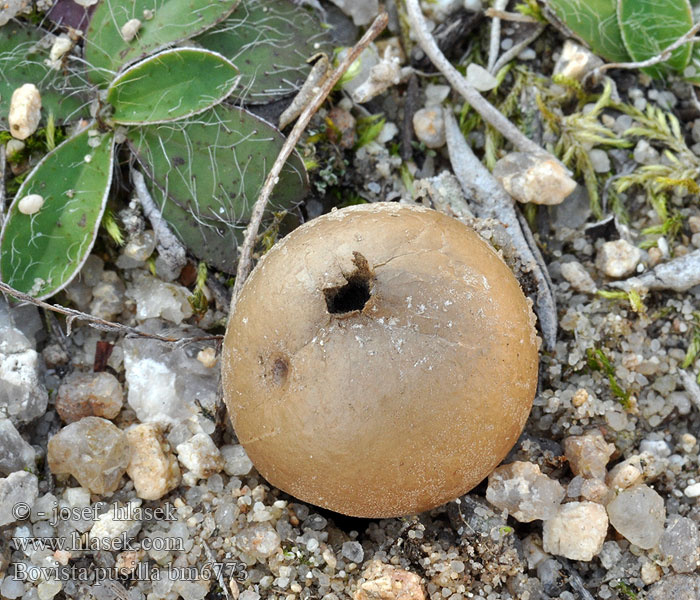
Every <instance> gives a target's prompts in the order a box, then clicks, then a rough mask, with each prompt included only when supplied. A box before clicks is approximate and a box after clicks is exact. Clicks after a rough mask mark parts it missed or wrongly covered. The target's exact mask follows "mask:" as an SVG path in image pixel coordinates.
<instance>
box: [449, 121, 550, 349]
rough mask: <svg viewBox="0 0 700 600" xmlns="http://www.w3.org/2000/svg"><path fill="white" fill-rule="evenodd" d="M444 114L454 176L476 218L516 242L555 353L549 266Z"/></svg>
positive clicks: (510, 202)
mask: <svg viewBox="0 0 700 600" xmlns="http://www.w3.org/2000/svg"><path fill="white" fill-rule="evenodd" d="M443 112H444V115H445V137H446V138H447V150H448V152H449V155H450V162H451V163H452V169H453V171H454V173H455V176H456V177H457V179H458V180H459V183H460V185H461V186H462V190H463V191H464V193H465V195H466V196H467V197H468V198H469V199H470V200H471V201H473V202H470V208H473V209H474V213H475V214H476V216H477V217H480V218H482V219H489V218H491V219H496V220H498V221H500V222H501V223H503V225H504V226H505V227H506V230H507V231H508V234H509V235H510V239H511V241H512V243H513V250H514V253H515V255H516V256H517V257H518V258H519V259H520V261H521V262H522V264H523V267H524V268H525V270H526V271H528V272H530V273H532V276H533V277H534V279H535V284H536V286H537V297H536V301H535V310H536V312H537V316H538V318H539V321H540V327H541V329H542V337H543V338H544V344H545V347H546V348H547V349H548V350H552V349H553V348H554V345H555V343H556V340H557V305H556V302H555V300H554V294H553V292H552V287H551V280H550V279H549V274H548V273H547V267H546V265H545V262H544V259H543V258H542V255H541V254H540V251H539V249H538V248H537V245H536V244H535V241H534V239H532V234H531V233H530V231H529V229H526V228H525V227H521V223H520V220H519V219H518V213H517V211H516V210H515V207H514V206H513V199H512V198H511V197H510V194H508V192H506V191H505V190H504V189H503V186H501V184H500V183H499V182H498V181H497V180H496V178H495V177H494V176H493V175H491V173H489V170H488V169H487V168H486V167H485V166H484V165H483V164H482V163H481V161H480V160H479V159H478V158H477V157H476V156H475V155H474V153H473V152H472V150H471V148H470V147H469V145H468V144H467V142H466V141H465V139H464V136H463V135H462V131H461V130H460V128H459V125H458V124H457V120H456V119H455V117H454V115H453V114H452V113H451V112H450V110H449V109H447V108H445V109H444V110H443Z"/></svg>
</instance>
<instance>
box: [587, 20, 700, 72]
mask: <svg viewBox="0 0 700 600" xmlns="http://www.w3.org/2000/svg"><path fill="white" fill-rule="evenodd" d="M698 31H700V23H696V24H695V25H693V27H691V28H690V29H689V30H688V32H687V33H686V34H685V35H683V36H681V37H679V38H678V39H677V40H676V41H675V42H673V43H672V44H670V45H668V46H667V47H666V48H664V49H663V50H662V51H661V52H659V54H657V55H656V56H652V57H651V58H647V59H646V60H641V61H637V62H625V63H607V64H605V65H602V66H600V67H598V68H597V69H594V70H593V71H592V72H593V73H602V72H603V71H608V70H610V69H643V68H644V67H651V66H653V65H657V64H659V63H662V62H665V61H667V60H668V59H669V58H671V54H672V53H673V51H674V50H676V49H677V48H680V47H681V46H683V45H684V44H689V43H693V42H697V41H700V39H698V38H694V37H693V36H694V35H695V34H696V33H697V32H698Z"/></svg>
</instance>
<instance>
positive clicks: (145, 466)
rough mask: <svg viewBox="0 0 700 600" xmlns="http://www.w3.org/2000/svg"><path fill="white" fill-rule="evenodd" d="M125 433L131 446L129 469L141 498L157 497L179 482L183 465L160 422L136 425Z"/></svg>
mask: <svg viewBox="0 0 700 600" xmlns="http://www.w3.org/2000/svg"><path fill="white" fill-rule="evenodd" d="M126 437H127V440H128V441H129V447H130V448H131V460H130V461H129V466H128V467H127V468H126V472H127V474H128V475H129V477H131V480H132V481H133V482H134V488H135V489H136V493H137V494H138V496H139V498H143V499H144V500H157V499H158V498H162V497H163V496H164V495H165V494H167V493H168V492H169V491H170V490H172V489H175V488H176V487H177V486H178V485H179V484H180V466H179V465H178V462H177V458H175V455H174V454H173V453H172V452H171V451H170V446H169V445H168V443H167V442H166V441H165V437H164V435H163V432H162V430H161V428H160V427H159V426H158V425H155V424H152V423H140V424H138V425H134V426H133V427H130V428H129V429H128V430H127V431H126Z"/></svg>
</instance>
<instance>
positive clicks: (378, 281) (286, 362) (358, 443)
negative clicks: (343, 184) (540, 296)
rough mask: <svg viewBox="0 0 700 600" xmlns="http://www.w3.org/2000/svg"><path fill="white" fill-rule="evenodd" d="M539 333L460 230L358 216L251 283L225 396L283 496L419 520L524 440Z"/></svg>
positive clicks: (488, 254) (281, 257)
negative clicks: (415, 515)
mask: <svg viewBox="0 0 700 600" xmlns="http://www.w3.org/2000/svg"><path fill="white" fill-rule="evenodd" d="M353 294H355V296H353ZM353 307H358V308H357V309H355V310H352V308H353ZM334 311H336V312H334ZM533 321H534V316H533V314H532V310H531V308H530V304H529V303H528V301H527V300H526V299H525V297H524V296H523V293H522V292H521V290H520V287H519V285H518V283H517V281H516V279H515V278H514V276H513V275H512V273H511V272H510V270H509V269H508V267H507V266H506V265H505V263H504V262H503V261H502V260H501V258H500V257H499V256H498V255H497V254H496V253H495V252H494V250H493V249H492V248H491V247H490V246H489V245H488V244H487V243H486V242H484V241H483V240H482V239H481V238H480V237H479V236H478V235H477V234H476V233H475V232H474V231H473V230H471V229H470V228H468V227H466V226H465V225H464V224H462V223H461V222H459V221H457V220H456V219H452V218H450V217H447V216H446V215H443V214H442V213H438V212H436V211H433V210H429V209H423V208H416V207H407V206H401V205H398V204H392V203H376V204H371V205H362V206H354V207H351V208H346V209H343V210H338V211H334V212H332V213H330V214H328V215H324V216H322V217H319V218H317V219H314V220H313V221H311V222H309V223H307V224H306V225H304V226H302V227H300V228H298V229H296V230H295V231H294V232H292V233H291V234H290V235H288V236H287V237H286V238H285V239H284V240H282V241H281V242H280V243H278V244H277V245H276V246H275V247H273V248H272V250H270V251H269V252H268V253H267V254H266V255H265V256H264V257H263V258H262V260H261V261H260V263H259V264H258V266H257V267H256V269H255V270H254V271H253V273H252V274H251V276H250V277H249V279H248V280H247V282H246V285H245V286H244V288H243V291H242V292H241V294H240V297H239V299H238V302H237V303H236V306H235V310H234V311H233V312H232V314H231V317H230V321H229V325H228V329H227V333H226V337H225V340H224V348H223V355H222V374H223V384H224V397H225V400H226V403H227V406H228V410H229V414H230V416H231V419H232V421H233V424H234V427H235V430H236V433H237V435H238V437H239V440H240V442H241V443H242V444H243V446H244V447H245V449H246V451H247V453H248V455H249V456H250V458H251V460H252V461H253V463H254V464H255V466H256V468H257V469H258V471H259V472H260V473H261V474H262V475H263V476H264V477H265V478H266V479H267V480H268V481H269V482H270V483H272V484H273V485H275V486H277V487H279V488H280V489H282V490H284V491H286V492H288V493H290V494H292V495H294V496H296V497H297V498H300V499H301V500H304V501H307V502H310V503H312V504H316V505H319V506H324V507H326V508H329V509H331V510H334V511H337V512H341V513H345V514H349V515H354V516H363V517H390V516H397V515H403V514H410V513H417V512H421V511H424V510H427V509H429V508H432V507H435V506H438V505H440V504H443V503H445V502H447V501H449V500H451V499H453V498H455V497H457V496H459V495H461V494H463V493H465V492H467V491H468V490H469V489H471V488H472V487H474V486H475V485H477V484H478V483H479V482H480V481H481V480H482V479H483V478H484V477H486V476H487V475H488V474H489V473H490V472H491V470H493V468H494V467H496V466H497V465H498V464H499V463H500V462H501V460H502V459H503V458H504V456H505V455H506V453H507V452H508V450H510V448H511V447H512V445H513V444H514V443H515V441H516V440H517V438H518V436H519V434H520V432H521V431H522V429H523V427H524V425H525V421H526V419H527V416H528V414H529V412H530V408H531V404H532V399H533V396H534V393H535V387H536V382H537V363H538V357H537V351H538V338H537V337H536V334H535V329H534V326H533Z"/></svg>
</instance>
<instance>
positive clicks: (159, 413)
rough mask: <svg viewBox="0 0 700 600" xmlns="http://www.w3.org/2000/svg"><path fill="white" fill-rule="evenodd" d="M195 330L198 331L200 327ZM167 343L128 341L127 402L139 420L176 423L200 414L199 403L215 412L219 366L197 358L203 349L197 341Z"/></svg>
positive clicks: (125, 348) (126, 367) (126, 344)
mask: <svg viewBox="0 0 700 600" xmlns="http://www.w3.org/2000/svg"><path fill="white" fill-rule="evenodd" d="M144 327H145V326H144ZM146 329H147V330H149V331H151V329H148V328H146ZM153 331H158V328H155V329H153ZM191 331H192V333H193V334H197V333H199V331H200V330H196V329H193V330H191ZM163 346H164V345H163V344H162V343H161V342H154V341H153V340H144V339H137V338H132V339H127V340H125V341H124V367H125V370H126V383H127V386H128V394H127V402H128V403H129V405H130V406H131V407H132V408H133V409H134V411H135V412H136V416H137V417H138V420H139V421H141V422H142V423H161V424H163V425H176V424H178V423H182V422H184V421H187V420H188V419H189V418H191V417H193V416H196V415H197V413H198V412H199V409H198V406H202V407H204V409H206V410H209V411H211V412H215V410H216V409H215V406H216V401H217V390H218V385H219V381H218V374H217V371H216V369H210V368H207V367H206V366H204V365H203V364H202V363H201V362H200V361H198V360H197V354H198V352H199V349H198V348H197V347H196V346H195V345H194V344H193V345H191V346H189V347H180V348H164V347H163ZM183 441H184V440H183Z"/></svg>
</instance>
